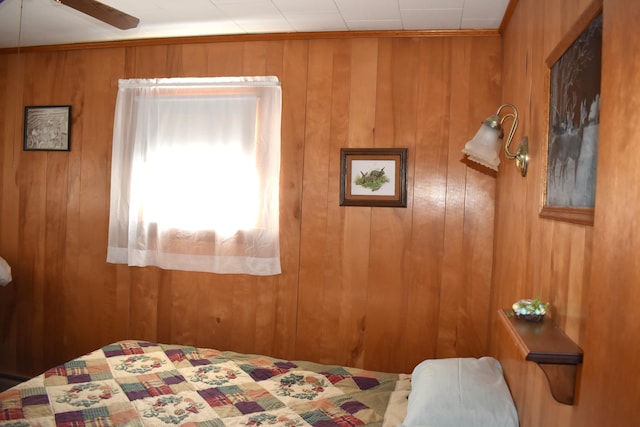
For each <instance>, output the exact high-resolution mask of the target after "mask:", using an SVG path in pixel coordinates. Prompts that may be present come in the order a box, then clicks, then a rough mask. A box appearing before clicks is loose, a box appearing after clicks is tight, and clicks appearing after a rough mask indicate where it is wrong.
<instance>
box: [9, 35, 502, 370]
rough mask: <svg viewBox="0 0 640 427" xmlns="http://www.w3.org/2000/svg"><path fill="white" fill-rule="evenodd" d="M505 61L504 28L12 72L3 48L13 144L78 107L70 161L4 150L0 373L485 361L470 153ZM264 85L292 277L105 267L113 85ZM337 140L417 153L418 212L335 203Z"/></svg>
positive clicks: (479, 219) (484, 284)
mask: <svg viewBox="0 0 640 427" xmlns="http://www.w3.org/2000/svg"><path fill="white" fill-rule="evenodd" d="M501 54H502V50H501V40H500V37H499V36H497V35H495V34H492V35H487V34H481V35H477V37H472V36H470V34H468V33H464V34H463V36H460V37H457V36H455V34H451V35H445V36H443V35H440V36H439V37H434V36H433V35H427V36H420V35H415V36H414V37H407V36H406V35H402V36H398V37H394V36H389V35H386V36H384V37H378V36H375V35H372V36H371V37H362V35H354V37H334V36H333V35H327V36H326V37H318V36H317V35H315V36H314V37H309V38H307V37H304V36H301V37H299V38H295V37H286V38H281V37H277V36H274V37H273V38H272V39H269V38H265V37H261V38H258V39H255V40H253V39H252V40H249V39H242V38H232V39H227V38H224V39H222V40H216V41H209V40H204V39H203V40H198V41H197V42H196V41H194V40H190V41H188V42H185V43H176V42H175V40H173V41H171V43H164V44H163V43H161V42H160V43H157V44H150V43H143V44H131V43H127V44H123V45H115V46H112V45H109V46H99V47H95V48H92V47H90V46H87V47H86V48H84V49H75V48H74V49H65V48H61V49H60V50H52V49H48V50H38V49H33V50H30V51H28V52H23V53H21V55H20V63H21V64H20V65H18V64H17V61H16V59H17V54H15V53H11V52H4V53H2V54H0V90H2V91H3V95H4V94H5V92H7V94H6V95H7V96H6V97H5V96H3V97H2V99H3V100H5V101H4V102H2V103H1V105H0V108H1V109H2V110H0V111H3V112H4V113H5V115H4V116H3V118H1V119H0V120H3V122H2V124H3V134H4V135H8V136H10V135H13V134H16V135H19V134H20V132H21V126H22V123H21V120H22V105H34V104H44V105H46V104H53V103H68V104H72V105H73V108H74V114H73V129H72V131H73V139H72V144H71V146H72V149H71V151H70V152H69V153H33V152H28V153H26V152H22V151H21V136H19V137H17V138H4V139H3V140H2V157H0V161H1V162H2V163H1V164H2V168H3V169H2V181H0V184H1V186H2V191H3V192H2V199H1V200H2V210H1V211H0V224H1V226H2V231H3V234H2V237H1V238H0V252H1V253H3V256H4V254H5V253H6V254H7V259H8V260H9V262H10V263H11V264H12V266H13V267H14V271H15V277H16V283H14V284H13V285H12V286H10V287H7V288H3V289H0V301H1V302H0V307H1V308H2V309H3V310H6V312H5V313H3V316H0V322H1V323H0V331H2V345H3V349H6V351H3V352H2V356H0V371H8V372H13V373H21V374H26V375H31V374H35V373H38V372H41V371H43V370H44V369H47V368H49V367H51V366H52V365H54V364H57V363H61V362H63V361H64V360H67V359H70V358H71V357H75V356H77V355H80V354H83V353H85V352H87V351H90V350H92V349H94V348H96V347H98V346H101V345H105V344H108V343H109V342H112V341H115V340H118V339H125V338H136V339H147V340H156V341H161V342H176V343H181V344H190V345H199V346H206V347H214V348H219V349H230V350H236V351H242V352H253V353H265V354H270V355H273V356H278V357H283V358H295V359H309V360H314V361H319V362H326V363H336V364H345V365H351V366H359V367H367V368H369V369H377V370H386V371H394V372H410V371H411V370H412V369H413V367H414V366H415V365H416V364H417V363H418V362H420V361H421V360H423V359H425V358H428V357H434V356H436V355H452V356H471V355H480V354H486V352H487V351H488V337H489V335H490V326H489V323H488V315H489V314H488V309H489V308H488V305H487V307H486V308H485V309H484V310H480V311H478V310H477V304H478V302H480V304H484V301H487V300H488V298H489V295H490V291H491V278H490V266H491V263H492V261H491V260H492V241H493V228H492V227H490V226H487V224H491V223H492V222H493V213H494V210H493V206H494V191H495V177H494V176H493V175H491V174H487V173H486V171H480V170H468V168H467V166H466V165H465V164H464V163H463V162H461V159H462V155H461V153H460V149H461V147H462V145H463V144H464V142H465V141H466V140H467V139H468V138H469V137H470V136H471V135H472V134H473V133H474V132H475V130H476V128H477V124H478V122H479V120H481V119H482V117H483V116H484V115H486V114H487V111H492V110H494V109H495V107H496V106H497V105H498V103H499V99H500V94H499V90H498V88H499V85H500V78H501V71H500V57H501ZM255 74H259V75H263V74H266V75H275V76H278V77H279V78H280V80H281V82H282V88H283V115H282V117H283V120H282V167H281V185H280V205H281V207H280V215H281V260H282V268H283V273H282V274H281V275H279V276H274V277H249V276H242V275H213V274H204V273H189V272H179V271H165V270H160V269H157V268H129V267H126V266H120V265H112V264H107V263H106V261H105V259H106V244H107V226H108V211H109V191H110V167H111V160H110V159H111V137H112V127H113V110H114V106H115V97H116V92H117V87H118V79H122V78H150V77H187V76H189V77H190V76H225V75H231V76H237V75H255ZM16 84H17V85H18V90H17V91H16V92H15V93H10V91H9V89H8V88H10V87H11V88H13V87H15V85H16ZM470 98H477V99H480V100H481V101H479V102H477V103H473V104H472V103H470V102H469V99H470ZM342 147H352V148H357V147H406V148H408V149H409V168H408V169H409V170H408V194H409V198H408V206H407V208H402V209H400V208H371V207H341V206H339V202H338V196H339V179H340V148H342ZM4 230H15V231H11V232H9V233H7V234H4ZM60 343H63V344H64V345H62V346H60V345H59V344H60ZM51 346H57V348H56V349H55V350H53V351H51V350H48V349H49V348H50V347H51Z"/></svg>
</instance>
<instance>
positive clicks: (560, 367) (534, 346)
mask: <svg viewBox="0 0 640 427" xmlns="http://www.w3.org/2000/svg"><path fill="white" fill-rule="evenodd" d="M508 313H511V310H505V309H502V310H499V316H498V317H499V318H500V320H501V321H502V323H503V324H504V325H505V327H506V328H507V331H509V333H510V334H511V336H512V337H513V338H514V341H515V342H516V345H517V346H518V349H519V350H520V353H521V354H522V356H523V357H524V359H525V360H529V361H531V362H535V363H537V364H538V366H540V368H541V369H542V370H543V371H544V373H545V375H546V377H547V380H548V381H549V387H550V389H551V394H552V395H553V398H554V399H556V400H557V401H558V402H560V403H564V404H567V405H573V400H574V396H575V388H576V377H577V369H578V365H579V364H580V363H582V356H583V353H582V349H581V348H580V347H579V346H578V345H577V344H576V343H574V342H573V341H572V340H571V338H569V337H568V336H567V335H566V334H565V333H564V332H563V331H562V330H561V329H560V328H559V327H558V326H557V325H556V324H555V323H554V322H553V320H551V319H549V318H546V317H545V319H544V320H543V321H542V322H527V321H524V320H519V319H516V318H515V317H513V316H509V314H508Z"/></svg>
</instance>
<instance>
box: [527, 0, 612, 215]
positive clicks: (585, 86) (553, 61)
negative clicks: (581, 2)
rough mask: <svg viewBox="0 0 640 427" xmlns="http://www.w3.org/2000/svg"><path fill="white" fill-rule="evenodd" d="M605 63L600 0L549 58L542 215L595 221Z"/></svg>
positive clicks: (582, 17) (581, 18) (583, 16)
mask: <svg viewBox="0 0 640 427" xmlns="http://www.w3.org/2000/svg"><path fill="white" fill-rule="evenodd" d="M601 65H602V7H601V5H598V4H597V3H596V5H595V6H594V7H592V8H590V9H589V10H587V11H586V12H585V14H583V15H582V16H581V17H580V19H579V20H578V22H577V23H576V25H574V27H573V28H572V29H571V30H570V31H569V32H568V33H567V35H566V36H565V37H564V38H563V40H562V41H561V42H560V43H559V44H558V46H556V48H555V49H554V50H553V51H552V53H551V54H550V55H549V57H548V58H547V66H548V67H549V128H548V145H547V153H546V155H547V157H546V175H545V193H544V203H543V207H542V210H541V212H540V216H541V217H544V218H550V219H555V220H561V221H568V222H574V223H580V224H593V214H594V208H595V190H596V173H597V161H598V139H599V123H600V76H601V68H602V67H601Z"/></svg>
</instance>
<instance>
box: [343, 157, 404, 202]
mask: <svg viewBox="0 0 640 427" xmlns="http://www.w3.org/2000/svg"><path fill="white" fill-rule="evenodd" d="M340 205H341V206H377V207H402V208H404V207H407V149H406V148H342V149H340Z"/></svg>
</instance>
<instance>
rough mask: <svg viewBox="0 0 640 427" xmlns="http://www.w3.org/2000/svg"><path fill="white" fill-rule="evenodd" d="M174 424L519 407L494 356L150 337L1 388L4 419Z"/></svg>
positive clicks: (489, 413) (498, 414) (402, 416)
mask: <svg viewBox="0 0 640 427" xmlns="http://www.w3.org/2000/svg"><path fill="white" fill-rule="evenodd" d="M442 399H444V401H442ZM440 413H444V415H443V416H444V417H445V418H444V421H442V419H439V418H437V417H436V418H433V416H440ZM467 413H469V414H468V415H467ZM461 416H462V417H467V416H469V417H470V418H461ZM430 417H431V418H430ZM179 425H182V426H192V427H205V426H212V427H218V426H270V425H280V426H307V425H311V426H315V427H325V426H356V425H369V426H383V427H386V426H406V427H410V426H433V427H446V426H447V425H452V426H464V425H469V426H485V425H486V426H492V427H499V426H505V427H506V426H517V414H516V413H515V408H514V406H513V401H512V400H511V397H510V395H509V392H508V388H507V387H506V384H505V383H504V380H503V377H502V371H501V369H500V365H499V363H498V362H497V361H496V360H495V359H492V358H480V359H473V358H466V359H440V360H427V361H424V362H422V363H421V364H419V365H418V366H417V367H416V369H415V370H414V371H413V373H412V374H411V375H407V374H394V373H384V372H375V371H368V370H363V369H356V368H350V367H343V366H330V365H320V364H316V363H311V362H304V361H287V360H281V359H276V358H272V357H268V356H262V355H250V354H240V353H235V352H231V351H218V350H214V349H206V348H197V347H191V346H181V345H167V344H159V343H153V342H147V341H119V342H116V343H113V344H110V345H107V346H105V347H102V348H101V349H98V350H96V351H93V352H91V353H89V354H86V355H84V356H81V357H79V358H77V359H74V360H71V361H69V362H67V363H65V364H63V365H60V366H57V367H55V368H52V369H50V370H48V371H46V372H44V373H42V374H41V375H39V376H37V377H35V378H32V379H30V380H28V381H26V382H24V383H22V384H19V385H17V386H15V387H13V388H11V389H9V390H7V391H5V392H2V393H0V426H12V427H14V426H43V427H47V426H154V427H155V426H179Z"/></svg>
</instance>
